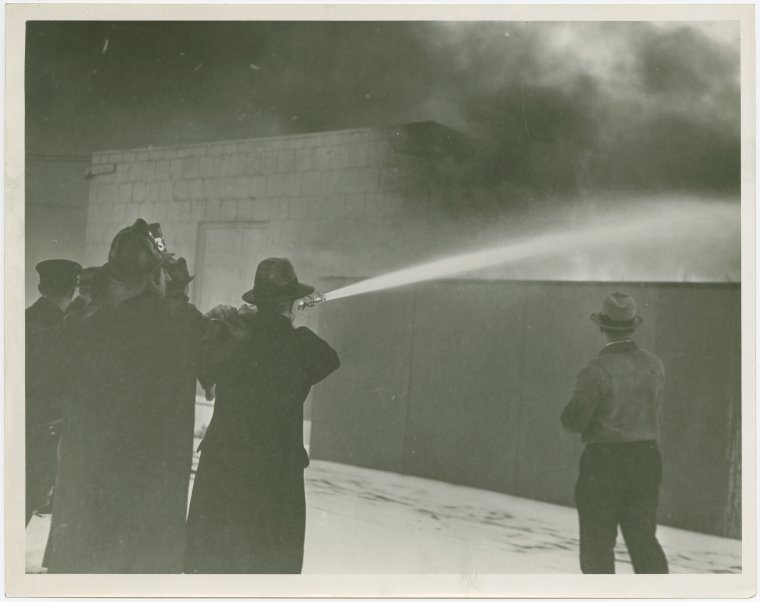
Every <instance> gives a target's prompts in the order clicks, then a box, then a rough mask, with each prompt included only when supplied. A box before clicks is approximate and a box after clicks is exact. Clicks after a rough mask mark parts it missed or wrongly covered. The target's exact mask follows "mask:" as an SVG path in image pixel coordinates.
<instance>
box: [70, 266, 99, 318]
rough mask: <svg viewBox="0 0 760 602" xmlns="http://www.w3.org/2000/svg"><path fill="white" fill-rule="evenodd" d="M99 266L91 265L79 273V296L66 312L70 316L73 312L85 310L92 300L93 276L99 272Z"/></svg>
mask: <svg viewBox="0 0 760 602" xmlns="http://www.w3.org/2000/svg"><path fill="white" fill-rule="evenodd" d="M97 270H98V268H96V267H90V268H84V269H83V270H82V271H81V272H79V274H78V275H77V292H78V294H77V296H76V297H75V298H74V300H73V301H72V302H71V303H70V304H69V306H68V307H67V308H66V312H65V314H66V315H67V316H68V315H70V314H73V313H78V312H81V311H82V310H84V308H85V307H87V306H88V305H89V304H90V302H91V301H92V297H91V295H90V286H91V285H92V277H93V275H94V274H95V272H97Z"/></svg>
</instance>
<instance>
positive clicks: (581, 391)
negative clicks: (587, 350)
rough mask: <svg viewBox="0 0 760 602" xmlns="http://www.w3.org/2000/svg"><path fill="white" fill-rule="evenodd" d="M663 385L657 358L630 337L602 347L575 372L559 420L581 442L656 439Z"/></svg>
mask: <svg viewBox="0 0 760 602" xmlns="http://www.w3.org/2000/svg"><path fill="white" fill-rule="evenodd" d="M664 384H665V369H664V367H663V364H662V362H661V361H660V359H659V358H658V357H657V356H656V355H654V354H653V353H650V352H649V351H646V350H645V349H641V348H639V347H638V346H637V345H636V343H635V342H634V341H630V340H627V341H616V342H613V343H609V344H608V345H606V346H605V347H604V348H603V349H602V351H601V352H600V354H599V356H598V357H596V358H594V359H593V360H592V361H591V362H590V363H589V364H588V366H586V367H585V368H584V369H583V370H581V372H580V373H579V374H578V385H577V387H576V389H575V392H574V394H573V398H572V400H571V401H570V403H569V404H568V405H567V407H566V408H565V412H564V413H563V415H562V422H563V424H564V425H565V428H567V429H568V430H570V431H573V432H580V433H582V434H583V442H584V443H603V442H604V443H615V442H630V441H647V440H656V439H657V435H658V429H659V421H658V410H659V402H660V397H661V394H662V389H663V387H664Z"/></svg>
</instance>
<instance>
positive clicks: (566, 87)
mask: <svg viewBox="0 0 760 602" xmlns="http://www.w3.org/2000/svg"><path fill="white" fill-rule="evenodd" d="M28 40H29V47H28V58H27V85H28V109H29V112H28V130H29V143H30V147H31V149H32V150H36V151H37V152H40V151H44V152H52V151H55V152H70V151H71V146H72V144H73V145H76V146H78V147H79V148H80V149H81V150H82V151H83V152H89V151H91V150H93V149H94V148H114V147H117V148H118V147H130V146H148V145H160V144H182V143H188V142H197V141H204V140H218V139H226V138H241V137H253V136H261V135H276V134H287V133H297V132H304V131H319V130H331V129H340V128H348V127H363V126H377V125H387V124H397V123H404V122H411V121H427V120H436V121H439V122H441V123H443V124H445V125H449V126H452V127H454V128H457V129H460V130H461V131H464V132H466V133H468V134H470V135H471V136H473V137H474V138H475V139H476V140H477V144H476V145H475V146H474V148H473V153H474V155H470V159H469V160H468V161H462V162H459V163H457V164H456V165H449V166H447V169H446V173H447V174H449V177H453V178H458V179H460V180H461V179H470V180H473V181H479V182H486V181H487V182H489V183H491V184H493V185H495V186H501V187H502V188H504V189H509V190H515V189H516V190H520V191H530V193H531V194H547V193H548V194H557V193H561V194H563V195H567V194H569V193H572V192H583V191H586V190H591V189H616V190H620V189H627V190H630V191H637V190H645V191H658V192H664V191H669V190H671V191H672V190H678V191H697V192H718V193H721V194H723V193H727V194H734V193H736V192H737V190H738V185H739V164H740V148H739V129H740V126H739V72H738V69H739V55H738V27H736V26H735V24H730V23H729V24H715V23H713V24H709V23H708V24H698V23H671V24H655V23H519V22H457V23H444V22H424V23H418V22H362V23H350V22H280V23H266V22H258V23H255V22H249V23H191V22H184V23H172V22H168V23H167V22H163V23H161V22H157V23H65V22H58V23H31V24H30V25H29V29H28ZM106 40H108V42H107V43H106ZM51 146H52V147H55V148H53V149H51ZM64 147H65V148H64ZM521 195H522V193H521ZM521 195H520V196H521Z"/></svg>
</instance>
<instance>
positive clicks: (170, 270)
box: [165, 257, 195, 285]
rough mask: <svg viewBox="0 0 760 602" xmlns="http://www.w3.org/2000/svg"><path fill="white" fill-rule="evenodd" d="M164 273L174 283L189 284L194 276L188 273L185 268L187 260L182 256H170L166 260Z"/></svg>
mask: <svg viewBox="0 0 760 602" xmlns="http://www.w3.org/2000/svg"><path fill="white" fill-rule="evenodd" d="M165 269H166V275H167V276H169V278H170V279H171V281H172V282H174V283H176V284H182V285H185V284H189V283H190V282H192V281H193V279H194V278H195V276H191V275H190V270H188V269H187V260H186V259H185V258H184V257H179V258H176V259H175V258H173V257H172V258H171V259H169V260H168V261H167V262H166V266H165Z"/></svg>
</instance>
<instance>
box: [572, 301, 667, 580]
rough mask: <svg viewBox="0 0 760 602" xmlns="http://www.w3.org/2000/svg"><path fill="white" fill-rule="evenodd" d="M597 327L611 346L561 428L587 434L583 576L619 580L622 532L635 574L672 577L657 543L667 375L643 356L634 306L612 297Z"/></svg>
mask: <svg viewBox="0 0 760 602" xmlns="http://www.w3.org/2000/svg"><path fill="white" fill-rule="evenodd" d="M591 320H592V321H593V322H594V323H595V324H596V325H597V326H598V327H599V329H600V330H601V331H602V332H603V333H604V334H605V336H606V338H607V344H606V345H605V346H604V347H603V348H602V350H601V352H600V353H599V355H598V356H597V357H596V358H594V359H593V360H591V362H590V363H589V364H588V365H587V366H586V367H585V368H583V370H581V371H580V373H579V374H578V382H577V386H576V388H575V392H574V393H573V397H572V399H571V400H570V402H569V403H568V404H567V406H566V407H565V410H564V411H563V413H562V425H563V426H564V427H565V429H566V430H568V431H570V432H571V433H581V438H582V441H583V443H584V444H585V445H586V449H585V451H584V452H583V455H582V457H581V462H580V472H579V475H578V482H577V485H576V492H575V497H576V506H577V508H578V518H579V523H580V563H581V570H582V571H583V572H584V573H614V572H615V553H614V548H615V540H616V539H617V529H618V525H619V526H620V529H621V531H622V533H623V538H624V539H625V543H626V546H627V547H628V553H629V554H630V556H631V562H632V563H633V569H634V571H635V572H636V573H667V572H668V563H667V560H666V559H665V554H664V553H663V551H662V548H661V547H660V544H659V543H658V541H657V538H656V536H655V530H656V527H657V504H658V497H659V490H660V483H661V481H662V464H661V459H660V452H659V449H658V447H657V438H658V431H659V422H658V410H659V404H660V397H661V394H662V390H663V386H664V384H665V368H664V367H663V364H662V361H661V360H660V359H659V358H658V357H657V356H656V355H654V354H653V353H650V352H649V351H646V350H644V349H641V348H639V346H638V345H637V344H636V343H635V341H634V340H633V334H634V331H635V330H636V328H638V327H639V326H640V325H641V323H642V322H643V320H642V318H641V317H640V316H638V315H637V313H636V303H635V302H634V300H633V298H632V297H630V296H628V295H624V294H622V293H613V294H612V295H610V296H609V297H607V298H606V299H605V300H604V303H603V306H602V310H601V311H600V312H599V313H594V314H591Z"/></svg>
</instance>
